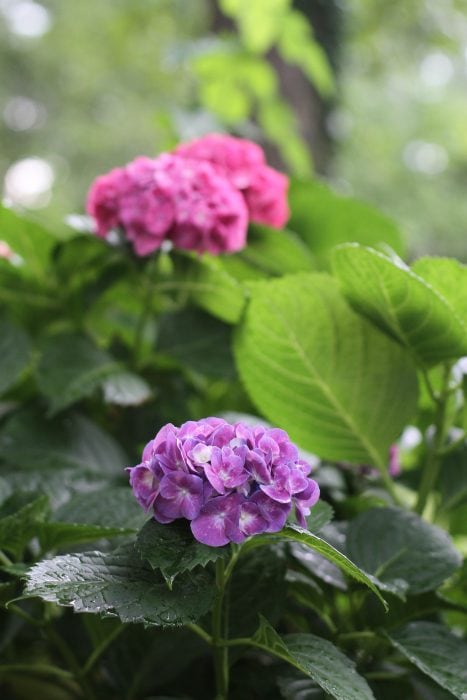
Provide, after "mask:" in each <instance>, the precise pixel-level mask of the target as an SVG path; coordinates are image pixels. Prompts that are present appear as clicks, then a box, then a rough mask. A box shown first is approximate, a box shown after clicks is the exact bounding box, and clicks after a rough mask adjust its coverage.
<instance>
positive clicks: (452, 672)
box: [388, 622, 467, 700]
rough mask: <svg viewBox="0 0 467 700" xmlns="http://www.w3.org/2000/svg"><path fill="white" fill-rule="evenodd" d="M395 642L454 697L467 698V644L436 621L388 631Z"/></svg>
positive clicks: (402, 651) (410, 659) (412, 624)
mask: <svg viewBox="0 0 467 700" xmlns="http://www.w3.org/2000/svg"><path fill="white" fill-rule="evenodd" d="M388 637H389V639H390V640H391V642H392V644H393V645H394V646H395V647H396V649H398V650H399V651H400V652H401V654H403V655H404V656H405V657H407V658H408V659H409V661H411V662H412V663H413V664H415V666H417V668H419V669H420V671H422V672H423V673H426V675H427V676H430V678H432V679H433V680H434V681H436V683H439V685H440V686H442V687H443V688H445V689H446V690H449V692H451V693H452V694H453V695H454V697H456V698H458V699H459V700H465V698H466V697H467V644H466V643H465V641H463V640H462V639H459V637H457V636H455V635H454V634H452V632H450V631H449V629H447V627H444V625H439V624H436V623H434V622H412V623H410V624H409V625H407V626H406V627H403V628H401V629H398V630H395V631H394V632H390V633H388Z"/></svg>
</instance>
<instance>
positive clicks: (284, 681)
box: [277, 671, 326, 700]
mask: <svg viewBox="0 0 467 700" xmlns="http://www.w3.org/2000/svg"><path fill="white" fill-rule="evenodd" d="M277 685H278V687H279V690H280V692H281V697H282V698H284V700H326V696H325V694H324V693H323V691H322V690H321V688H319V687H318V686H317V685H316V684H315V683H313V681H311V680H310V679H309V678H303V677H302V676H300V677H298V674H296V673H294V672H293V671H292V674H291V675H283V676H279V678H278V679H277Z"/></svg>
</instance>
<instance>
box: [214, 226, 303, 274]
mask: <svg viewBox="0 0 467 700" xmlns="http://www.w3.org/2000/svg"><path fill="white" fill-rule="evenodd" d="M222 263H223V266H224V268H225V269H226V270H227V272H229V273H230V274H231V275H232V276H233V277H235V278H236V279H238V280H239V281H242V280H255V279H258V278H261V277H281V276H282V275H285V274H288V273H292V272H302V271H310V270H313V269H314V267H315V264H314V259H313V256H312V254H311V252H310V249H309V248H308V246H307V245H306V244H305V243H304V242H303V241H302V240H301V239H300V238H299V236H297V234H295V233H293V232H292V231H287V230H286V229H281V230H280V231H278V230H277V229H273V228H268V227H266V226H258V225H255V224H252V225H250V227H249V230H248V245H247V247H246V248H244V249H243V250H241V251H240V252H239V253H236V254H235V255H228V256H224V257H223V258H222Z"/></svg>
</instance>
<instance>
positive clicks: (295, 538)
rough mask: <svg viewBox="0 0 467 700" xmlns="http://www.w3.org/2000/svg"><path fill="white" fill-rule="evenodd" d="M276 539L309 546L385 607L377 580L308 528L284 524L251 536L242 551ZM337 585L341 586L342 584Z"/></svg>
mask: <svg viewBox="0 0 467 700" xmlns="http://www.w3.org/2000/svg"><path fill="white" fill-rule="evenodd" d="M278 540H279V541H280V540H290V541H292V542H298V543H299V544H301V545H304V546H306V547H309V548H310V549H312V550H313V551H315V552H317V553H318V554H321V555H322V556H323V557H324V558H325V559H327V560H328V561H329V562H331V563H332V564H334V565H335V566H337V567H338V568H339V569H341V571H343V572H344V573H345V574H346V575H347V576H350V577H351V578H353V579H355V580H356V581H358V582H359V583H362V584H363V585H365V586H368V588H370V589H371V590H372V591H373V593H374V594H375V595H376V596H378V598H379V599H380V601H381V602H382V603H383V605H384V606H385V607H386V608H387V604H386V601H385V600H384V598H383V597H382V595H381V593H380V592H379V590H378V588H377V584H378V581H377V580H376V579H375V578H374V577H373V576H371V575H370V576H369V575H368V574H367V573H366V572H365V571H363V570H362V569H360V568H359V567H358V566H357V565H356V564H354V563H353V562H352V561H351V560H350V559H349V558H348V557H346V556H345V555H344V554H342V552H339V550H338V549H336V548H335V547H333V546H332V545H331V544H329V542H326V541H325V540H323V539H322V538H321V537H318V536H317V535H314V534H313V533H312V532H309V531H308V530H304V529H303V528H302V527H299V526H298V525H286V527H284V528H283V529H282V530H281V531H280V532H277V533H272V534H265V535H257V536H255V537H252V538H251V539H250V540H248V541H247V542H246V543H245V544H244V545H243V551H244V552H245V551H248V550H250V549H255V548H256V547H261V546H262V545H264V544H269V543H270V542H274V541H278ZM297 558H298V559H299V554H297ZM324 580H325V579H324ZM338 587H341V588H342V587H343V586H338Z"/></svg>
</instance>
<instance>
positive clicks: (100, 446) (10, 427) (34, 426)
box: [0, 410, 128, 476]
mask: <svg viewBox="0 0 467 700" xmlns="http://www.w3.org/2000/svg"><path fill="white" fill-rule="evenodd" d="M0 458H1V459H3V460H4V461H6V462H8V463H9V464H14V465H17V466H18V467H20V468H21V469H33V470H41V469H51V470H53V469H66V468H70V467H76V468H79V469H88V470H92V471H96V472H98V473H99V474H107V475H115V476H117V475H119V474H122V470H123V468H124V467H125V466H126V465H127V464H128V457H127V456H126V455H125V453H124V452H123V450H122V449H121V448H120V447H119V445H117V443H116V442H115V441H114V439H113V438H112V437H111V436H110V435H108V434H107V433H105V432H104V431H103V430H102V429H101V428H99V427H98V426H97V425H96V424H95V423H92V422H91V421H90V420H88V419H87V418H85V417H84V416H81V415H79V414H73V415H71V416H67V417H66V418H63V419H58V418H57V419H54V420H53V421H48V420H46V419H45V418H44V416H43V415H41V413H40V412H38V411H37V412H36V411H33V410H24V411H20V412H18V413H15V414H14V415H12V416H11V418H9V419H8V420H7V421H6V423H5V424H4V426H3V427H2V429H1V430H0Z"/></svg>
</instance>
